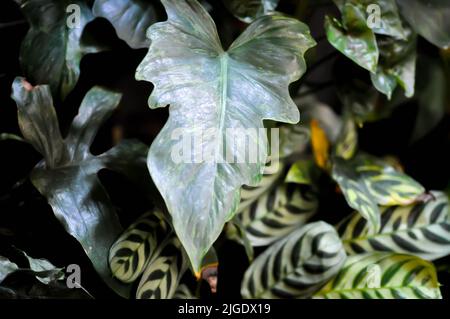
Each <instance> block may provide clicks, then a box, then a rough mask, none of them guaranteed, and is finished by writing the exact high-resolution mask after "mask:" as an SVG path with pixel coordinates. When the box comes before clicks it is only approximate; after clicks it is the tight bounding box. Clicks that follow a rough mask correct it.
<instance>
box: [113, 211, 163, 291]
mask: <svg viewBox="0 0 450 319" xmlns="http://www.w3.org/2000/svg"><path fill="white" fill-rule="evenodd" d="M167 231H168V230H167V224H166V223H165V222H164V220H163V217H162V215H161V213H160V212H159V211H156V212H149V213H147V214H145V215H144V216H142V217H141V218H140V219H139V220H138V221H136V222H135V223H134V224H132V225H131V226H130V227H128V229H127V230H126V231H125V232H124V233H123V234H122V235H121V236H120V237H119V239H117V241H116V242H115V243H114V245H113V246H112V247H111V250H110V252H109V265H110V268H111V272H112V274H113V276H114V277H116V278H117V279H119V280H120V281H122V282H126V283H129V282H133V281H135V280H136V279H137V278H138V277H139V276H140V275H141V274H142V272H143V271H144V269H145V267H146V266H147V264H148V263H149V262H150V261H151V259H152V257H153V256H155V254H156V253H157V251H158V247H159V245H160V244H161V243H162V242H163V240H164V238H165V237H166V236H167V235H168V234H167Z"/></svg>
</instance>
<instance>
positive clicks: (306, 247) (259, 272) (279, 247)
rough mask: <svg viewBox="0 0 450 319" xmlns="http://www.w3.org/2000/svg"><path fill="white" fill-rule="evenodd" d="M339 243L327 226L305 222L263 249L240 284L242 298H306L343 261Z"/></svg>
mask: <svg viewBox="0 0 450 319" xmlns="http://www.w3.org/2000/svg"><path fill="white" fill-rule="evenodd" d="M345 258H346V255H345V251H344V248H343V247H342V243H341V241H340V239H339V237H338V235H337V233H336V232H335V230H334V229H333V227H331V226H330V225H328V224H326V223H324V222H316V223H312V224H308V225H305V226H303V227H301V228H299V229H297V230H296V231H294V232H293V233H291V234H290V235H289V236H287V237H285V238H283V239H282V240H280V241H278V242H276V243H275V244H273V245H272V246H270V247H269V248H268V249H267V250H265V251H264V252H263V253H262V254H261V255H259V256H258V258H256V259H255V261H254V262H253V263H252V264H251V265H250V267H249V268H248V269H247V271H246V272H245V275H244V280H243V282H242V285H241V295H242V297H244V298H252V299H257V298H261V299H267V298H273V299H275V298H308V297H310V296H311V295H312V294H313V293H314V292H316V291H317V290H319V289H320V287H321V286H322V285H323V284H324V283H325V282H327V281H328V280H330V279H331V278H332V277H333V276H334V275H335V274H336V273H337V272H338V271H339V269H340V268H341V267H342V265H343V264H344V262H345Z"/></svg>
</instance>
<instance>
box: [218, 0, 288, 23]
mask: <svg viewBox="0 0 450 319" xmlns="http://www.w3.org/2000/svg"><path fill="white" fill-rule="evenodd" d="M222 1H223V3H224V5H225V6H226V7H227V8H228V10H230V12H231V13H233V15H234V16H235V17H236V18H238V19H239V20H241V21H244V22H247V23H250V22H252V21H253V20H255V19H256V18H257V17H259V16H261V15H264V14H267V13H269V12H271V11H273V10H275V8H276V7H277V5H278V2H279V0H222Z"/></svg>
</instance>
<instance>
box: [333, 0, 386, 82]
mask: <svg viewBox="0 0 450 319" xmlns="http://www.w3.org/2000/svg"><path fill="white" fill-rule="evenodd" d="M325 30H326V33H327V38H328V41H329V42H330V44H331V45H332V46H334V47H335V48H336V49H337V50H338V51H340V52H341V53H342V54H344V55H345V56H346V57H348V58H349V59H351V60H353V61H354V62H355V63H356V64H358V65H359V66H361V67H362V68H364V69H367V70H369V71H370V72H373V73H374V72H375V71H376V67H377V64H378V55H379V53H378V47H377V42H376V38H375V34H374V33H373V31H372V30H371V29H370V28H369V27H368V26H367V22H366V17H365V14H364V12H363V11H362V10H361V9H360V8H359V7H358V6H355V5H353V4H350V3H346V4H345V5H344V7H343V11H342V23H341V22H339V21H338V20H337V19H335V18H330V17H328V16H327V17H326V19H325Z"/></svg>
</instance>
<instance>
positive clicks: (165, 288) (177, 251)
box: [136, 237, 187, 299]
mask: <svg viewBox="0 0 450 319" xmlns="http://www.w3.org/2000/svg"><path fill="white" fill-rule="evenodd" d="M181 249H182V248H181V244H180V242H179V241H178V239H176V238H175V237H172V240H171V241H169V242H168V243H167V244H166V245H165V246H164V248H163V249H162V251H161V253H160V254H159V255H158V256H157V257H156V258H155V259H154V260H153V261H152V262H150V263H149V264H148V265H147V268H146V269H145V272H144V274H143V275H142V278H141V280H140V282H139V285H138V288H137V291H136V298H137V299H170V298H172V297H173V295H174V294H175V292H176V290H177V288H178V284H179V282H180V279H181V277H182V276H183V274H184V272H185V271H186V269H187V261H186V260H185V258H184V255H183V252H182V251H181Z"/></svg>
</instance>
